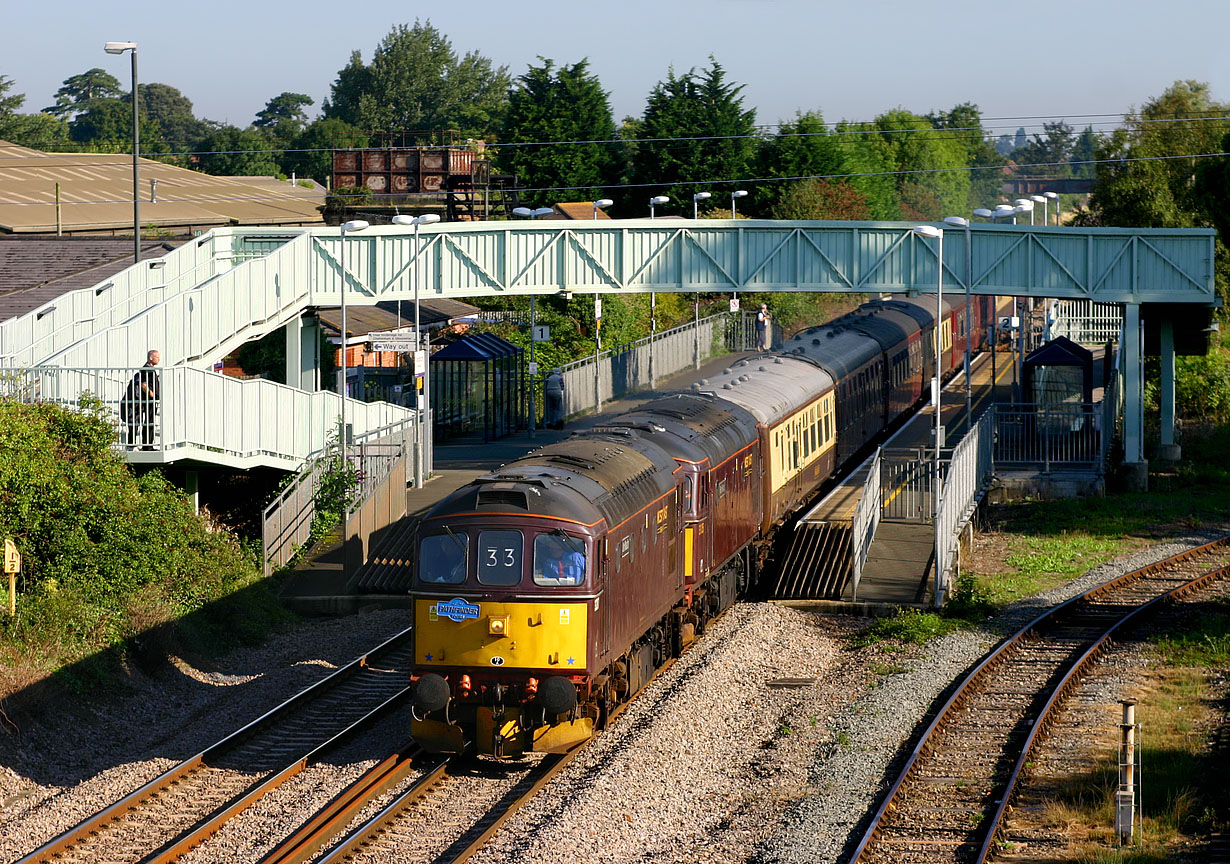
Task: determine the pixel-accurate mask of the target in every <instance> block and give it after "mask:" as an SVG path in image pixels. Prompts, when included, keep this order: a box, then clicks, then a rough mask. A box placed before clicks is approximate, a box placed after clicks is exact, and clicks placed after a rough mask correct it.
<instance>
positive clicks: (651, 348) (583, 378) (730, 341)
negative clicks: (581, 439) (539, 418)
mask: <svg viewBox="0 0 1230 864" xmlns="http://www.w3.org/2000/svg"><path fill="white" fill-rule="evenodd" d="M751 334H752V330H751V327H750V325H749V318H748V316H747V315H746V313H744V314H741V315H738V316H731V315H730V314H729V313H719V314H717V315H711V316H709V317H707V318H701V319H700V320H699V321H696V322H689V323H687V324H682V325H680V326H678V327H674V328H672V329H670V330H664V331H662V332H661V333H655V334H653V335H652V336H647V337H645V338H644V339H637V340H636V341H635V342H629V343H628V344H627V345H624V346H621V347H619V348H616V349H614V350H610V351H603V352H602V353H600V354H599V355H598V357H597V358H593V357H587V358H586V359H584V360H576V361H574V362H572V363H569V364H567V365H565V366H561V367H560V370H561V372H562V373H563V376H564V416H566V417H573V416H576V415H577V414H582V413H585V412H589V411H596V410H598V409H599V408H600V407H601V405H602V403H603V402H609V401H611V400H612V399H616V398H618V397H620V396H623V395H624V394H626V393H632V392H635V391H638V390H645V389H651V388H653V387H655V386H656V385H657V382H658V381H659V380H660V379H662V378H668V377H670V376H671V375H674V374H676V373H678V372H682V371H683V370H684V369H687V368H689V367H696V366H699V365H700V363H701V361H702V360H706V359H708V358H709V357H711V356H713V355H715V354H718V353H721V352H723V351H746V350H750V349H751V347H752V345H753V344H754V342H753V339H754V337H753V336H752V335H751ZM538 404H540V405H541V404H542V403H541V402H539V403H538Z"/></svg>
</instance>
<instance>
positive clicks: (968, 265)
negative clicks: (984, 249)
mask: <svg viewBox="0 0 1230 864" xmlns="http://www.w3.org/2000/svg"><path fill="white" fill-rule="evenodd" d="M944 224H945V225H950V226H952V227H953V228H961V229H964V231H965V428H966V430H967V431H968V430H969V429H972V428H973V425H974V416H973V405H974V392H973V384H972V382H971V381H970V366H969V362H970V361H969V343H970V336H971V330H970V326H969V306H970V296H969V290H970V283H971V282H972V281H973V278H974V255H973V248H972V247H971V246H970V230H969V220H968V219H963V218H961V217H960V216H949V217H947V218H945V219H944Z"/></svg>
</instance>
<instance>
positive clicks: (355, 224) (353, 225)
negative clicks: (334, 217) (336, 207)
mask: <svg viewBox="0 0 1230 864" xmlns="http://www.w3.org/2000/svg"><path fill="white" fill-rule="evenodd" d="M370 224H371V223H369V222H365V221H363V220H362V219H351V220H350V221H349V222H345V223H343V224H342V233H343V234H345V233H346V232H347V231H362V230H363V229H364V228H366V227H367V226H368V225H370Z"/></svg>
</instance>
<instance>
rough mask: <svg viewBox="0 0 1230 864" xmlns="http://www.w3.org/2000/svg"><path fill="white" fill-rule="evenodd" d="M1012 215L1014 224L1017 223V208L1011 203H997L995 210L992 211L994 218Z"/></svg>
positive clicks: (1004, 217)
mask: <svg viewBox="0 0 1230 864" xmlns="http://www.w3.org/2000/svg"><path fill="white" fill-rule="evenodd" d="M1009 216H1011V217H1012V224H1013V225H1015V224H1016V208H1015V207H1013V206H1012V205H1011V204H996V205H995V210H994V211H993V212H992V213H991V218H992V219H1007V218H1008V217H1009Z"/></svg>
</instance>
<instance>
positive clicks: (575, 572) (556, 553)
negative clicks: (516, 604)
mask: <svg viewBox="0 0 1230 864" xmlns="http://www.w3.org/2000/svg"><path fill="white" fill-rule="evenodd" d="M584 581H585V544H584V543H583V542H582V541H581V540H579V539H578V538H576V537H573V536H572V535H570V534H565V533H564V532H563V531H556V532H553V533H551V534H539V535H538V536H537V537H535V538H534V584H535V585H580V584H581V583H582V582H584Z"/></svg>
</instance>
